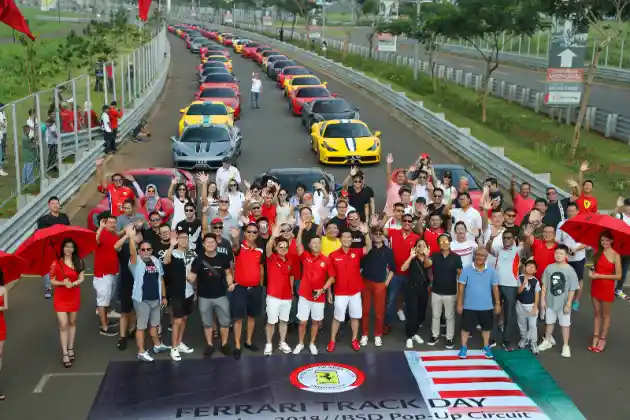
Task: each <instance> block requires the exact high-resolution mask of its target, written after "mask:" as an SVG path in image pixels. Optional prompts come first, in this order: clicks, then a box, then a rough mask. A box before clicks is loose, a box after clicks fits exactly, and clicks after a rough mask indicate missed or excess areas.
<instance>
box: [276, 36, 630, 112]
mask: <svg viewBox="0 0 630 420" xmlns="http://www.w3.org/2000/svg"><path fill="white" fill-rule="evenodd" d="M344 29H345V28H344ZM370 30H371V28H366V27H355V28H352V32H351V34H350V43H352V44H355V45H360V46H364V47H365V46H368V45H369V43H368V39H367V36H368V34H369V32H370ZM296 31H298V32H304V29H303V28H296ZM289 32H290V27H289V28H288V29H285V33H286V34H289ZM327 38H329V39H337V40H343V39H344V36H343V35H341V34H340V33H339V32H338V31H333V32H331V33H329V34H328V35H327ZM413 45H414V42H413V41H411V40H408V39H402V38H400V37H399V38H398V51H397V53H398V54H400V55H403V56H407V57H413V55H414V53H413V48H414V47H413ZM420 59H421V60H423V61H429V55H428V54H425V53H424V52H423V50H422V47H421V48H420ZM437 63H438V65H440V64H441V65H445V66H446V67H451V68H454V69H456V70H463V71H464V72H471V73H473V74H480V75H485V74H486V70H485V68H486V65H485V62H484V61H483V60H482V59H481V56H480V59H474V58H467V57H463V56H459V55H454V54H446V53H440V54H439V55H438V59H437ZM492 75H493V76H492V77H494V78H495V79H496V80H503V81H505V82H506V83H508V84H512V85H514V84H516V85H520V86H524V87H528V88H530V89H535V90H537V91H538V92H544V90H545V73H544V72H542V71H537V70H534V69H528V68H523V67H513V66H509V65H506V64H501V65H500V66H499V68H498V69H497V70H495V71H494V72H493V73H492ZM628 94H629V92H628V89H627V88H625V87H622V86H615V85H607V84H604V83H600V82H597V83H595V85H594V86H593V90H592V93H591V98H590V105H591V106H595V107H597V108H599V109H602V110H606V111H608V112H610V113H621V114H625V110H626V108H627V103H628Z"/></svg>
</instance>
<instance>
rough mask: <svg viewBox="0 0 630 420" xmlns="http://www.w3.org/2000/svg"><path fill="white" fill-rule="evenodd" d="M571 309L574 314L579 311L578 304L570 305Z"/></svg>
mask: <svg viewBox="0 0 630 420" xmlns="http://www.w3.org/2000/svg"><path fill="white" fill-rule="evenodd" d="M571 309H572V310H573V311H574V312H577V311H579V310H580V302H573V304H572V305H571Z"/></svg>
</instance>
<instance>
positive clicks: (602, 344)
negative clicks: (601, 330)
mask: <svg viewBox="0 0 630 420" xmlns="http://www.w3.org/2000/svg"><path fill="white" fill-rule="evenodd" d="M605 348H606V339H605V338H604V337H599V341H598V342H597V347H595V349H593V351H594V352H595V353H601V352H603V351H604V349H605Z"/></svg>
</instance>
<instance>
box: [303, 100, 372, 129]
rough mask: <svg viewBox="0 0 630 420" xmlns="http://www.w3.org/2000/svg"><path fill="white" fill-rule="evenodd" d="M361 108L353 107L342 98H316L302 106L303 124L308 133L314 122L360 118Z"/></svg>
mask: <svg viewBox="0 0 630 420" xmlns="http://www.w3.org/2000/svg"><path fill="white" fill-rule="evenodd" d="M358 119H360V117H359V108H354V109H353V108H352V107H351V106H350V105H349V104H348V103H347V102H346V101H345V100H343V99H341V98H324V99H315V100H314V101H311V102H310V103H305V104H304V106H303V107H302V125H303V126H304V128H306V131H307V132H308V133H310V132H311V127H312V126H313V124H315V123H318V122H322V121H330V120H358Z"/></svg>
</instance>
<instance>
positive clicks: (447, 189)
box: [433, 171, 457, 203]
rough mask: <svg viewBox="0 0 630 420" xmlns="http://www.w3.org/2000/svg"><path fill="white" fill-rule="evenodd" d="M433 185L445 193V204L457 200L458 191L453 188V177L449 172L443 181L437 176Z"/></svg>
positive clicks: (445, 174)
mask: <svg viewBox="0 0 630 420" xmlns="http://www.w3.org/2000/svg"><path fill="white" fill-rule="evenodd" d="M433 179H434V181H433V184H434V185H435V186H436V187H437V188H441V189H442V191H444V198H443V201H442V202H443V203H453V202H454V201H455V199H456V198H457V189H456V188H455V187H453V175H452V174H451V173H450V172H449V171H447V172H445V173H444V176H443V177H442V180H441V181H440V180H439V179H438V177H437V176H435V177H434V178H433Z"/></svg>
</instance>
